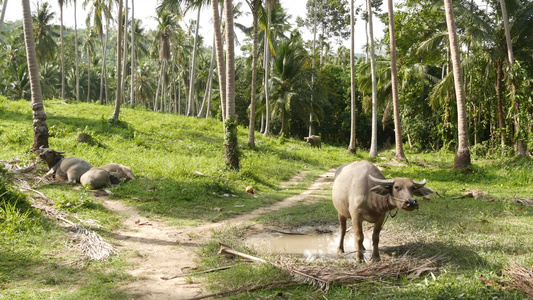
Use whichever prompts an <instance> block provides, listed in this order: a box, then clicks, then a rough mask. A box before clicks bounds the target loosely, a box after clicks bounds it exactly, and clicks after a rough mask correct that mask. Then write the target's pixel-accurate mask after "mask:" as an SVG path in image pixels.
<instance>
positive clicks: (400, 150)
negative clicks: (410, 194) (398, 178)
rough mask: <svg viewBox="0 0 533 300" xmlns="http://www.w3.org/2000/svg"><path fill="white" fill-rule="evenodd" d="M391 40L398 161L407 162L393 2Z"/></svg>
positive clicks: (390, 12)
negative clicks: (404, 147) (399, 90)
mask: <svg viewBox="0 0 533 300" xmlns="http://www.w3.org/2000/svg"><path fill="white" fill-rule="evenodd" d="M388 2H389V36H390V38H389V40H390V57H391V83H392V102H393V106H394V132H395V135H394V136H395V139H396V155H395V157H396V159H399V160H405V154H404V153H403V142H402V125H401V121H400V103H399V100H398V70H397V62H396V38H395V36H394V32H395V29H394V7H393V4H392V0H389V1H388Z"/></svg>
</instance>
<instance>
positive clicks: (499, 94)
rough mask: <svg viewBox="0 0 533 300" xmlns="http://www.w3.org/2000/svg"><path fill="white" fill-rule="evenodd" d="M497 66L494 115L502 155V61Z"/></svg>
mask: <svg viewBox="0 0 533 300" xmlns="http://www.w3.org/2000/svg"><path fill="white" fill-rule="evenodd" d="M497 64H498V66H497V70H496V114H497V118H498V131H499V133H500V144H501V147H502V154H503V151H505V133H506V132H505V131H506V126H505V114H504V109H503V95H502V75H503V67H502V61H501V60H498V63H497Z"/></svg>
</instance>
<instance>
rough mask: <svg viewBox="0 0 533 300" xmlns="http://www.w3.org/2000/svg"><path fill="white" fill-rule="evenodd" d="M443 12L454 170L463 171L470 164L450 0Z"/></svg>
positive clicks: (463, 93) (456, 41)
mask: <svg viewBox="0 0 533 300" xmlns="http://www.w3.org/2000/svg"><path fill="white" fill-rule="evenodd" d="M444 11H445V13H446V24H447V26H448V36H449V39H450V52H451V57H452V68H453V79H454V85H455V95H456V98H457V99H456V100H457V131H458V132H457V137H458V148H457V154H456V156H455V159H454V164H453V168H454V169H465V168H467V167H468V166H470V164H471V160H470V150H469V149H468V131H467V123H466V108H465V90H464V86H463V74H462V71H461V60H460V57H459V42H458V40H457V29H456V27H455V18H454V14H453V6H452V0H444Z"/></svg>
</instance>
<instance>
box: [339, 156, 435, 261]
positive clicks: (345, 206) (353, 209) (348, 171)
mask: <svg viewBox="0 0 533 300" xmlns="http://www.w3.org/2000/svg"><path fill="white" fill-rule="evenodd" d="M425 184H426V180H425V179H424V181H422V182H416V181H413V180H411V179H409V178H394V179H385V176H383V174H381V172H380V171H379V169H378V168H377V167H376V166H374V165H372V164H371V163H369V162H367V161H359V162H353V163H350V164H347V165H344V166H341V167H339V169H338V170H337V172H336V173H335V179H334V182H333V191H332V199H333V205H334V206H335V209H337V212H338V216H339V222H340V234H341V238H340V243H339V247H338V249H337V252H338V253H339V254H341V253H344V235H345V234H346V219H349V218H350V219H352V228H353V230H354V232H355V248H356V251H357V254H356V255H357V257H356V258H357V260H359V261H360V262H362V261H363V260H364V256H363V251H364V247H363V240H364V235H363V226H362V224H363V221H367V222H370V223H374V232H373V234H372V245H373V249H372V261H380V260H381V259H380V257H379V250H378V244H379V233H380V231H381V228H382V226H383V222H384V221H385V216H386V215H387V212H388V213H389V214H391V210H393V209H394V208H400V209H403V210H407V211H412V210H415V209H418V203H417V202H416V200H415V199H414V198H413V195H415V196H420V197H423V196H426V195H429V194H432V193H433V191H432V190H431V189H430V188H427V187H424V185H425ZM391 217H394V216H393V215H391Z"/></svg>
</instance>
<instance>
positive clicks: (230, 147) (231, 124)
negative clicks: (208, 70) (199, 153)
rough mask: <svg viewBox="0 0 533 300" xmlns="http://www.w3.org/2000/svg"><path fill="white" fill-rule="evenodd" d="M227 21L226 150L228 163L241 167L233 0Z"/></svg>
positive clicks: (226, 0) (227, 2)
mask: <svg viewBox="0 0 533 300" xmlns="http://www.w3.org/2000/svg"><path fill="white" fill-rule="evenodd" d="M224 9H225V18H224V20H225V21H226V22H225V23H226V50H227V52H226V109H227V112H226V120H225V121H224V129H225V132H224V152H225V157H226V163H227V164H228V166H230V168H232V169H233V170H238V169H239V154H238V144H237V118H236V115H235V50H234V48H235V39H234V35H235V33H234V26H233V3H232V0H224Z"/></svg>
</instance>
